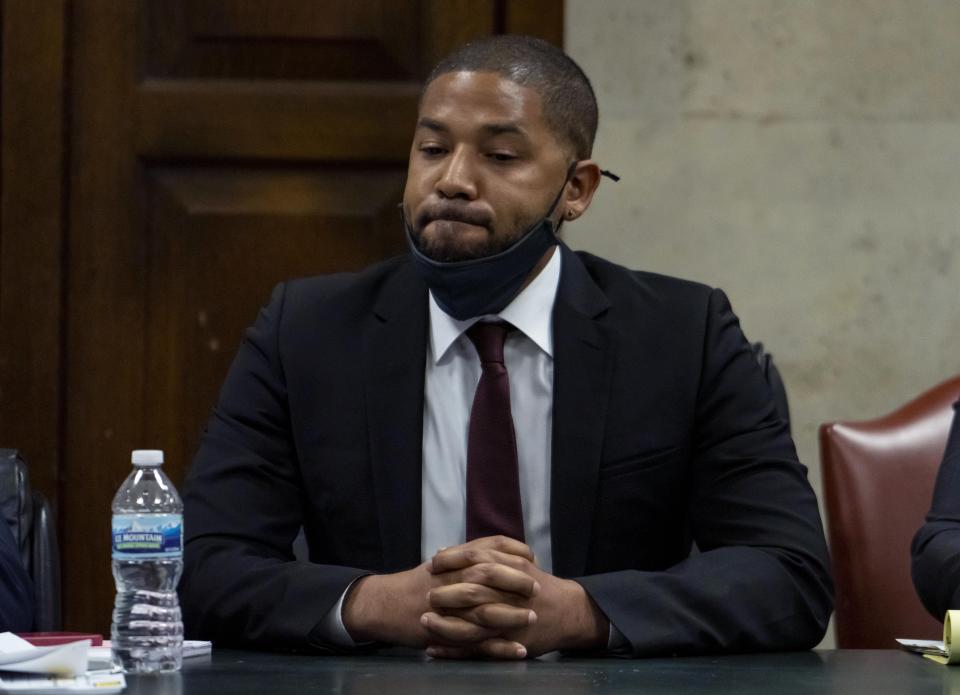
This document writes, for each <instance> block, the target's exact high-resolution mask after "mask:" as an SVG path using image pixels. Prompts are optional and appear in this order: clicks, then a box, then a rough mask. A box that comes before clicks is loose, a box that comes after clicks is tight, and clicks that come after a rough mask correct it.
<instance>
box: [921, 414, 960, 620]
mask: <svg viewBox="0 0 960 695" xmlns="http://www.w3.org/2000/svg"><path fill="white" fill-rule="evenodd" d="M953 408H954V416H953V425H952V426H951V428H950V436H949V437H948V438H947V448H946V451H945V452H944V455H943V463H941V464H940V471H939V472H938V473H937V483H936V485H935V486H934V488H933V502H932V503H931V505H930V511H929V513H928V514H927V520H926V523H925V524H924V525H923V526H921V527H920V530H918V531H917V534H916V535H915V536H914V538H913V544H912V545H911V548H910V550H911V557H912V560H913V563H912V573H913V585H914V586H915V587H916V589H917V594H918V595H919V596H920V600H921V601H922V602H923V605H924V606H925V607H926V609H927V610H928V611H930V614H931V615H933V617H934V618H936V619H937V620H943V616H945V615H946V614H947V611H948V610H950V609H953V608H960V402H957V403H955V404H954V406H953Z"/></svg>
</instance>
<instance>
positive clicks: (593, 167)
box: [560, 159, 600, 222]
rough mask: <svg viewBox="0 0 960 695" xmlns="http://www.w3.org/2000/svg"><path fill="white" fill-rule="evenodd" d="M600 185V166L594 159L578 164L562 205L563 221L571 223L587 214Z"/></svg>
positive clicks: (568, 184) (584, 160) (568, 183)
mask: <svg viewBox="0 0 960 695" xmlns="http://www.w3.org/2000/svg"><path fill="white" fill-rule="evenodd" d="M599 185H600V166H599V165H598V164H597V163H596V162H595V161H593V160H592V159H583V160H581V161H579V162H577V165H576V167H574V170H573V175H572V176H571V177H570V180H569V181H568V182H567V187H566V191H565V192H564V196H563V201H562V203H561V206H562V211H561V213H560V214H561V215H562V217H563V219H564V220H566V221H568V222H569V221H571V220H575V219H577V218H578V217H580V215H582V214H583V213H585V212H586V211H587V208H589V207H590V202H591V201H592V200H593V194H594V193H596V191H597V186H599Z"/></svg>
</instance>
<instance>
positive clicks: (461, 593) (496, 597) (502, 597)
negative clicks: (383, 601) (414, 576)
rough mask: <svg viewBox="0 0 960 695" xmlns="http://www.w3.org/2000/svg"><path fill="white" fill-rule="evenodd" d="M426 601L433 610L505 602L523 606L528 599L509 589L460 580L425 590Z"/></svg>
mask: <svg viewBox="0 0 960 695" xmlns="http://www.w3.org/2000/svg"><path fill="white" fill-rule="evenodd" d="M427 601H428V602H429V603H430V607H431V608H433V609H434V610H438V609H442V608H473V607H474V606H481V605H483V604H485V603H506V604H509V605H512V606H519V607H521V608H522V607H524V606H525V605H526V604H528V603H529V599H527V598H525V597H523V596H520V595H519V594H515V593H511V592H509V591H500V590H498V589H493V588H491V587H489V586H484V585H483V584H471V583H466V582H460V583H457V584H449V585H447V586H438V587H436V588H435V589H431V590H430V591H429V592H427Z"/></svg>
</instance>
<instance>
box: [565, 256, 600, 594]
mask: <svg viewBox="0 0 960 695" xmlns="http://www.w3.org/2000/svg"><path fill="white" fill-rule="evenodd" d="M561 251H562V253H563V266H562V270H561V278H560V286H559V288H558V290H557V301H556V304H555V306H554V315H553V335H554V372H553V461H552V471H551V485H550V495H551V497H550V529H551V537H552V551H553V573H554V574H556V575H557V576H561V577H571V576H578V575H581V574H582V573H583V572H584V569H585V567H586V562H587V553H588V551H589V546H590V535H591V525H592V522H593V516H594V505H595V503H596V495H597V475H598V470H599V466H600V455H601V453H602V447H603V432H604V423H605V420H606V408H607V400H608V396H609V391H610V378H611V373H612V365H613V354H612V353H613V349H614V345H613V343H612V340H611V339H610V338H609V337H608V336H607V334H606V332H605V331H604V330H603V328H602V327H601V326H600V325H599V321H597V318H598V317H599V316H600V315H601V314H602V313H603V312H605V311H606V310H607V308H608V307H609V301H608V300H607V298H606V295H604V294H603V292H602V291H601V290H600V288H599V287H597V285H596V283H594V281H593V279H592V278H591V277H590V275H589V273H588V272H587V270H586V268H585V267H584V266H583V263H582V262H581V261H580V259H579V258H578V257H577V256H576V254H574V253H573V252H572V251H570V249H568V248H567V247H566V246H565V245H561Z"/></svg>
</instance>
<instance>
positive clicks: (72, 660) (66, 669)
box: [0, 632, 90, 677]
mask: <svg viewBox="0 0 960 695" xmlns="http://www.w3.org/2000/svg"><path fill="white" fill-rule="evenodd" d="M24 645H25V646H24ZM88 649H90V640H88V639H85V640H79V641H77V642H70V643H69V644H58V645H55V646H52V647H34V646H33V645H32V644H30V643H29V642H27V641H25V640H22V639H20V638H19V637H17V636H16V635H14V634H12V633H9V632H5V633H2V634H0V671H15V672H17V673H46V674H50V675H54V676H70V677H73V676H80V675H83V674H84V673H85V672H86V670H87V650H88Z"/></svg>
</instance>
